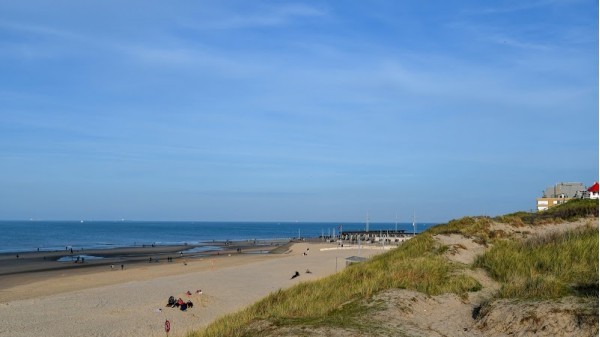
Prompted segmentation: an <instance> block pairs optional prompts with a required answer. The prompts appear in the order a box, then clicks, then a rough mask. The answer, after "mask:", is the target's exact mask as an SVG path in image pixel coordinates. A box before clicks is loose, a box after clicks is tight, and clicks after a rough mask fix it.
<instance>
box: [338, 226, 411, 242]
mask: <svg viewBox="0 0 600 337" xmlns="http://www.w3.org/2000/svg"><path fill="white" fill-rule="evenodd" d="M412 236H413V234H412V233H406V231H405V230H404V229H396V230H377V231H366V230H365V231H343V232H341V233H340V235H339V240H341V241H342V243H343V242H348V243H358V242H365V243H366V242H370V243H384V244H386V243H400V242H402V241H404V240H407V239H409V238H411V237H412Z"/></svg>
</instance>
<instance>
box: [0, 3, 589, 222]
mask: <svg viewBox="0 0 600 337" xmlns="http://www.w3.org/2000/svg"><path fill="white" fill-rule="evenodd" d="M0 78H1V80H0V158H1V159H0V163H1V167H2V169H1V173H2V174H1V175H0V187H1V188H0V190H1V191H0V218H1V219H29V218H36V219H121V218H126V219H137V220H261V221H262V220H266V221H357V222H360V221H364V219H365V216H366V213H367V212H369V214H370V218H371V221H375V222H376V221H395V218H396V216H397V217H398V219H399V221H410V219H411V217H412V213H413V210H414V211H415V212H416V215H417V219H418V220H420V221H431V222H438V221H440V222H441V221H447V220H450V219H453V218H457V217H462V216H465V215H498V214H504V213H509V212H513V211H518V210H530V209H532V208H534V206H535V198H536V197H539V196H541V192H542V190H543V189H545V188H546V187H548V186H551V185H553V184H555V183H558V182H562V181H565V182H566V181H569V182H570V181H576V182H582V183H584V184H585V185H586V186H589V185H591V184H593V182H594V181H595V180H598V160H599V158H598V4H597V2H596V1H529V2H523V1H499V2H494V1H484V2H482V1H435V2H434V1H426V2H424V1H320V2H317V1H315V2H301V1H298V2H284V1H212V2H207V1H181V2H175V3H173V2H165V1H85V2H82V1H52V2H48V1H10V2H9V1H4V2H2V3H0Z"/></svg>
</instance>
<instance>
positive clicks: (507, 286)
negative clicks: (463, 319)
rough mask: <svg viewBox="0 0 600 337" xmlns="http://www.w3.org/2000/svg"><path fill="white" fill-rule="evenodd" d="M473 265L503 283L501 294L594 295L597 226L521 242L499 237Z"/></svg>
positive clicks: (505, 296) (557, 296) (542, 296)
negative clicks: (502, 239) (503, 239)
mask: <svg viewBox="0 0 600 337" xmlns="http://www.w3.org/2000/svg"><path fill="white" fill-rule="evenodd" d="M475 266H476V267H482V268H484V269H486V270H487V271H488V272H489V273H490V275H491V276H492V277H493V278H495V279H496V280H498V281H499V282H500V283H501V284H502V287H501V289H500V292H499V294H498V295H499V297H501V298H559V297H562V296H566V295H581V294H582V293H583V294H584V295H586V294H594V293H595V295H597V293H598V229H596V228H592V227H587V228H584V229H582V230H577V231H570V232H565V233H554V234H549V235H546V236H543V237H539V238H533V239H529V240H526V241H522V242H520V241H515V240H506V241H498V242H496V244H495V245H494V247H493V248H492V249H490V250H489V251H487V252H486V253H484V254H483V255H481V256H479V257H478V258H477V260H476V261H475ZM582 289H583V292H582ZM594 289H595V291H594Z"/></svg>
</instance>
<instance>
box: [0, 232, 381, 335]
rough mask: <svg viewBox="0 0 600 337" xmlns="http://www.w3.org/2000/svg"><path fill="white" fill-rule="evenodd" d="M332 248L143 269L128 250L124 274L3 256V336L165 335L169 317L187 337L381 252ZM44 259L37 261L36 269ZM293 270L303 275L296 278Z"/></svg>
mask: <svg viewBox="0 0 600 337" xmlns="http://www.w3.org/2000/svg"><path fill="white" fill-rule="evenodd" d="M334 247H336V245H335V244H325V243H294V244H293V245H290V246H285V247H280V248H279V249H278V250H279V251H280V253H278V254H255V253H252V252H251V251H248V252H247V253H245V254H236V253H235V251H234V252H225V253H224V252H221V253H220V254H219V255H218V256H217V255H214V256H206V257H196V258H178V259H175V260H174V262H170V263H169V262H166V258H162V259H161V261H160V262H158V263H144V262H143V261H145V260H146V259H148V257H147V256H148V255H143V254H137V253H136V252H130V253H131V254H130V256H137V257H138V258H139V261H137V263H127V264H126V265H125V268H124V269H123V270H121V268H120V264H116V265H115V268H111V266H110V264H111V262H110V261H109V260H106V261H103V262H102V263H98V262H96V263H97V265H93V264H89V265H87V266H86V268H73V267H71V266H69V267H68V268H66V267H55V268H49V270H41V271H37V272H31V271H27V270H20V269H19V268H21V269H23V268H24V267H18V264H15V262H14V261H13V260H16V258H15V257H14V256H8V257H7V256H4V257H2V258H4V259H10V261H12V262H10V263H9V262H6V261H5V262H3V261H2V258H0V266H3V265H2V263H5V264H4V268H2V269H0V271H2V270H3V271H4V275H3V276H2V277H1V278H0V316H1V317H2V318H3V323H2V325H1V326H0V336H7V337H8V336H11V337H18V336H28V337H29V336H61V337H62V336H164V335H165V332H164V323H165V320H167V319H168V320H169V321H170V322H171V333H170V336H182V335H184V334H185V333H186V332H187V331H188V330H191V329H197V328H201V327H203V326H205V325H207V324H208V323H210V322H211V321H213V320H214V319H216V318H218V317H220V316H222V315H224V314H226V313H231V312H234V311H236V310H239V309H241V308H243V307H245V306H247V305H249V304H251V303H253V302H255V301H257V300H259V299H261V298H262V297H264V296H266V295H268V294H269V293H270V292H273V291H276V290H278V289H282V288H287V287H290V286H293V285H295V284H297V283H299V282H303V281H308V280H313V279H317V278H321V277H324V276H327V275H331V274H333V273H335V272H336V270H338V271H339V270H341V269H342V268H344V266H345V258H347V257H350V256H353V255H360V256H363V257H369V256H372V255H374V254H378V253H381V252H383V251H384V250H382V249H381V248H378V249H365V248H363V249H360V250H359V249H358V247H355V248H354V249H348V247H344V248H345V249H343V250H341V249H340V250H338V249H324V248H334ZM161 249H162V248H161ZM180 249H181V247H171V248H168V249H166V251H161V252H157V251H152V253H151V254H159V255H160V254H174V253H176V252H177V251H179V250H180ZM258 249H259V248H257V250H258ZM260 249H264V248H260ZM322 249H323V250H322ZM92 253H94V252H89V251H88V252H86V254H92ZM120 253H122V252H120ZM304 253H306V255H305V254H304ZM32 254H33V253H32ZM35 254H37V253H35ZM160 256H161V257H164V256H166V255H160ZM175 256H176V255H175ZM21 258H23V257H21ZM39 258H40V256H36V259H38V260H37V261H38V263H39ZM30 263H34V262H31V261H30ZM86 263H88V262H86ZM15 265H16V266H17V267H15ZM10 266H12V267H10ZM59 266H60V265H59ZM62 266H64V265H62ZM30 267H31V266H30ZM38 267H39V265H38ZM11 268H12V269H11ZM25 269H27V268H25ZM34 269H35V268H34ZM307 270H310V272H311V273H307V272H306V271H307ZM295 271H298V272H299V273H300V276H299V277H296V278H294V279H291V276H292V274H293V273H294V272H295ZM196 290H202V293H201V294H197V293H196ZM187 291H190V292H191V293H192V295H187V294H186V292H187ZM171 295H172V296H175V297H176V298H177V297H181V298H182V299H184V300H191V301H192V302H193V303H194V307H193V308H191V309H189V310H187V311H185V312H183V311H180V310H179V309H176V308H169V307H166V306H165V305H166V303H167V300H168V298H169V296H171Z"/></svg>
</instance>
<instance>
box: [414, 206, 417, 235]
mask: <svg viewBox="0 0 600 337" xmlns="http://www.w3.org/2000/svg"><path fill="white" fill-rule="evenodd" d="M415 235H417V225H416V224H415V211H414V210H413V237H414V236H415Z"/></svg>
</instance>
